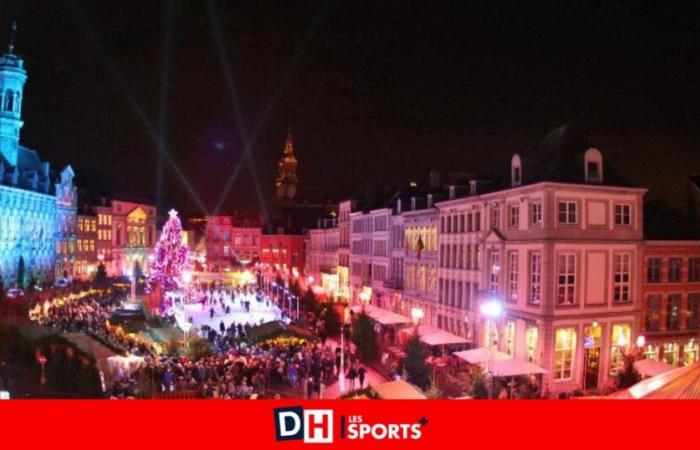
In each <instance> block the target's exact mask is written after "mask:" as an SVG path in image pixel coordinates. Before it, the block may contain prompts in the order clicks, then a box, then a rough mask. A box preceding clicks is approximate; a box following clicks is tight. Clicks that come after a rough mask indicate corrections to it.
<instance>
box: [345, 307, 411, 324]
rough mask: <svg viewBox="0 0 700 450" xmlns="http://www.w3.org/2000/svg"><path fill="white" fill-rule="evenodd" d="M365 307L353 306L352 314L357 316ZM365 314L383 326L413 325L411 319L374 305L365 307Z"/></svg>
mask: <svg viewBox="0 0 700 450" xmlns="http://www.w3.org/2000/svg"><path fill="white" fill-rule="evenodd" d="M362 308H363V305H355V306H353V307H352V308H351V309H352V312H354V313H355V314H359V313H360V312H362ZM364 310H365V313H366V314H367V315H368V316H370V317H371V318H372V319H373V320H376V321H377V322H379V323H381V324H382V325H396V324H401V323H411V322H412V321H411V319H410V318H408V317H406V316H402V315H401V314H397V313H395V312H393V311H389V310H388V309H384V308H379V307H378V306H374V305H366V306H364Z"/></svg>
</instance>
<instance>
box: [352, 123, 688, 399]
mask: <svg viewBox="0 0 700 450" xmlns="http://www.w3.org/2000/svg"><path fill="white" fill-rule="evenodd" d="M554 134H556V135H557V136H556V137H557V139H555V140H554V142H552V138H551V135H550V136H548V138H547V139H545V141H544V142H543V146H545V148H544V149H543V148H540V149H539V153H543V151H544V153H548V154H549V155H550V157H549V158H547V159H546V160H543V161H540V160H538V159H536V158H527V157H525V156H523V155H522V154H516V155H513V157H512V159H511V168H510V177H509V180H508V183H507V184H504V185H500V186H498V185H494V184H491V185H489V184H485V183H482V182H480V181H477V180H471V181H470V182H469V183H467V184H466V185H464V186H456V185H453V186H446V187H444V189H441V190H439V191H435V190H433V191H429V192H422V195H419V194H418V192H417V190H415V189H413V190H410V189H409V190H408V191H404V192H402V193H398V194H396V195H394V196H393V197H391V198H389V199H388V200H386V201H385V202H383V203H381V202H378V203H375V205H371V206H369V207H365V208H363V209H360V208H359V207H358V205H357V204H355V203H352V202H345V211H346V213H347V216H346V217H347V219H346V220H345V222H344V226H345V227H346V229H347V231H346V232H345V233H346V236H347V237H346V238H345V240H344V239H343V237H342V236H343V234H342V233H343V232H342V231H340V225H339V226H338V228H339V233H340V236H341V237H340V246H339V250H338V254H339V266H338V267H341V266H342V265H343V264H345V267H347V268H348V270H349V276H348V278H347V285H346V287H347V289H348V294H349V295H348V301H349V302H350V303H352V304H358V303H360V302H369V303H371V304H373V305H375V306H378V307H381V308H386V309H391V310H393V311H394V312H397V313H400V314H404V315H406V316H410V311H411V310H412V308H421V309H422V310H423V313H424V318H423V319H422V321H423V323H425V324H429V325H432V326H435V327H438V328H440V329H443V330H445V331H447V332H450V333H453V334H455V335H458V336H462V337H464V338H466V339H468V340H469V341H470V343H471V345H472V346H474V347H485V346H488V345H491V346H493V347H495V348H497V349H499V350H501V351H503V352H506V353H508V354H510V355H512V356H514V357H516V358H518V359H523V360H528V361H530V362H533V363H536V364H538V365H540V366H542V367H543V368H545V369H546V370H547V371H548V373H547V374H546V375H545V376H544V382H545V387H546V389H548V390H549V391H550V392H551V393H553V394H554V393H557V392H570V391H572V390H575V389H596V388H600V389H603V388H606V387H608V386H610V385H611V384H612V383H613V382H614V380H615V377H616V375H617V374H618V372H619V371H620V370H621V369H622V367H623V365H624V359H623V355H624V354H625V353H628V352H643V353H644V355H645V356H646V357H647V358H652V359H656V360H660V361H665V362H667V363H670V364H690V363H692V362H694V361H696V360H697V339H698V328H699V327H698V325H699V324H700V315H699V314H700V309H699V308H700V241H693V240H686V241H651V240H645V238H644V230H643V223H644V222H643V212H644V211H643V199H644V195H645V194H646V192H647V191H646V189H643V188H638V187H633V186H630V185H628V184H626V183H625V182H624V180H621V179H619V178H617V177H616V173H615V172H614V170H612V169H611V168H610V170H609V171H608V173H606V171H605V170H604V161H603V156H602V154H601V152H600V151H599V150H597V149H595V148H590V147H588V146H586V147H581V146H577V145H576V144H575V143H576V142H577V141H575V140H572V139H569V138H568V136H567V130H561V129H559V130H555V132H554ZM572 142H574V143H572ZM342 210H343V209H342V208H341V211H342ZM343 255H347V258H348V259H347V262H345V261H343V260H342V258H343ZM493 300H496V301H498V302H500V303H501V304H502V306H503V309H504V313H503V315H502V316H501V317H500V318H497V319H494V318H488V317H485V316H484V315H483V314H481V313H480V308H479V307H480V305H481V304H483V303H484V302H487V301H493Z"/></svg>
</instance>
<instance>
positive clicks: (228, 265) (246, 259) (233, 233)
mask: <svg viewBox="0 0 700 450" xmlns="http://www.w3.org/2000/svg"><path fill="white" fill-rule="evenodd" d="M261 236H262V227H261V225H260V223H259V222H258V221H257V220H252V219H245V218H240V217H237V216H235V215H231V214H222V215H217V216H208V217H207V221H206V243H207V244H206V248H207V250H206V258H207V270H208V271H209V272H220V271H226V270H231V269H233V268H236V267H241V266H247V265H248V264H249V263H250V262H253V261H257V260H258V259H259V258H260V243H261Z"/></svg>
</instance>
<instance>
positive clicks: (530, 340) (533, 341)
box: [525, 325, 539, 364]
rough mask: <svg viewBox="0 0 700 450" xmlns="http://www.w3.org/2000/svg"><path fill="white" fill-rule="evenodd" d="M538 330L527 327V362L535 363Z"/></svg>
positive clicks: (533, 327) (534, 327)
mask: <svg viewBox="0 0 700 450" xmlns="http://www.w3.org/2000/svg"><path fill="white" fill-rule="evenodd" d="M538 335H539V330H538V329H537V327H536V326H532V325H531V326H528V327H527V331H526V332H525V344H526V346H527V347H526V349H525V352H526V353H527V360H528V361H529V362H531V363H535V364H536V363H537V345H538V342H537V341H538V337H539V336H538Z"/></svg>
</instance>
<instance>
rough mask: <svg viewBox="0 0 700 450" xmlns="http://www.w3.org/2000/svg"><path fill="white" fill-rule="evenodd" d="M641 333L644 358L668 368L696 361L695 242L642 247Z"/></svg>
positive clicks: (699, 291) (699, 334) (698, 245)
mask: <svg viewBox="0 0 700 450" xmlns="http://www.w3.org/2000/svg"><path fill="white" fill-rule="evenodd" d="M642 267H643V270H642V292H641V300H642V308H641V316H642V317H641V333H642V335H643V336H644V337H645V345H644V356H645V358H647V359H653V360H656V361H663V362H666V363H668V364H672V365H681V364H683V365H688V364H692V363H694V362H696V361H697V360H698V338H700V241H688V240H678V241H659V240H653V241H652V240H647V241H645V242H644V253H643V260H642Z"/></svg>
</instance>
